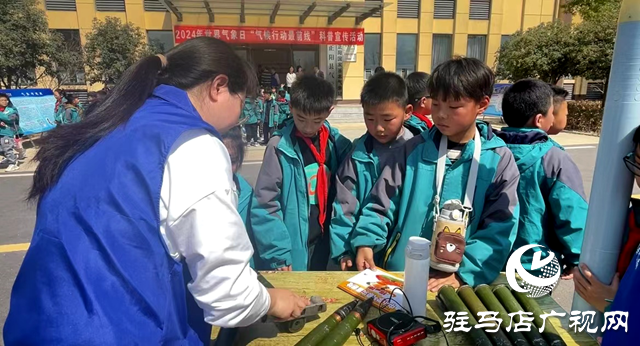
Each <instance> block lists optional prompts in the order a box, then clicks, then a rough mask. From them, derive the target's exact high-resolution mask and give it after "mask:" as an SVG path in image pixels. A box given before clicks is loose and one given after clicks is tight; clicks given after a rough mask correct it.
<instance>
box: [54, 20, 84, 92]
mask: <svg viewBox="0 0 640 346" xmlns="http://www.w3.org/2000/svg"><path fill="white" fill-rule="evenodd" d="M52 31H53V32H55V33H58V34H60V36H62V40H63V42H64V49H65V50H66V51H67V52H73V53H76V54H74V55H72V58H73V59H74V60H75V62H76V63H77V66H75V67H71V68H70V70H69V71H65V72H61V73H60V75H59V76H58V81H59V82H60V84H66V85H68V84H73V85H78V84H85V82H86V81H85V75H84V64H83V63H82V44H81V43H80V31H79V30H73V29H58V30H52Z"/></svg>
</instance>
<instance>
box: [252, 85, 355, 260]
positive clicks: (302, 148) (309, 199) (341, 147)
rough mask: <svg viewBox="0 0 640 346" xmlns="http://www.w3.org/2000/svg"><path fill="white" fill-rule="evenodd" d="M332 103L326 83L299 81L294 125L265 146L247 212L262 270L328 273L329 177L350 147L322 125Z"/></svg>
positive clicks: (293, 101)
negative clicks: (321, 271)
mask: <svg viewBox="0 0 640 346" xmlns="http://www.w3.org/2000/svg"><path fill="white" fill-rule="evenodd" d="M334 101H335V89H334V88H333V86H332V85H331V83H329V82H328V81H326V80H323V79H320V78H318V77H315V76H303V77H300V78H299V79H298V80H297V81H296V82H295V83H294V84H293V88H292V94H291V103H290V108H291V113H292V115H293V121H289V122H287V123H286V125H285V127H284V128H283V129H282V130H280V131H276V133H275V134H274V136H273V137H272V138H271V140H270V141H269V143H268V144H267V148H266V150H265V153H264V158H263V161H262V167H261V169H260V173H259V175H258V180H257V182H256V187H255V192H254V193H255V197H254V203H253V205H252V208H251V224H252V226H253V231H254V234H255V237H256V245H257V250H258V253H259V255H260V258H261V260H262V261H263V263H265V264H266V266H268V268H264V269H276V270H281V271H290V270H295V271H305V270H326V268H327V264H328V259H329V234H328V233H329V222H330V215H331V205H332V202H333V197H334V194H335V193H334V192H335V189H334V185H335V183H334V178H335V175H334V172H335V171H336V170H337V169H338V167H339V165H340V164H341V163H342V161H343V160H344V159H345V158H346V157H347V154H348V153H349V151H350V150H351V141H349V140H348V139H346V138H345V137H343V136H342V135H340V133H339V132H338V130H337V129H335V128H332V127H330V125H329V123H328V122H326V119H327V117H329V114H330V113H331V111H332V110H333V103H334ZM259 269H262V268H259Z"/></svg>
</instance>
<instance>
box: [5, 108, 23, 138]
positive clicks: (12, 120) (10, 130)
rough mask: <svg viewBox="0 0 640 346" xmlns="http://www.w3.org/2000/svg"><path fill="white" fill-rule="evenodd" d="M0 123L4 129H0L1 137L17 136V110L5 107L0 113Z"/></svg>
mask: <svg viewBox="0 0 640 346" xmlns="http://www.w3.org/2000/svg"><path fill="white" fill-rule="evenodd" d="M0 121H1V122H3V123H4V124H5V126H4V127H0V136H1V137H13V136H15V135H16V134H18V131H19V125H18V124H19V117H18V110H17V109H15V108H14V107H11V106H7V107H6V108H5V109H4V111H3V112H0Z"/></svg>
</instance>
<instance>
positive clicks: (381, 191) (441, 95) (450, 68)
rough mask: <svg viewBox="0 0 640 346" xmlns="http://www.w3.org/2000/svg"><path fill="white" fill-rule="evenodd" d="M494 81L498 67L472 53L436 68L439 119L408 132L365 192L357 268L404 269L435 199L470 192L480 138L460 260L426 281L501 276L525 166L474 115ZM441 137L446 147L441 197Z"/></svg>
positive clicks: (429, 224) (427, 231) (432, 285)
mask: <svg viewBox="0 0 640 346" xmlns="http://www.w3.org/2000/svg"><path fill="white" fill-rule="evenodd" d="M493 81H494V75H493V71H491V69H490V68H489V67H487V66H486V65H485V64H484V63H483V62H481V61H479V60H477V59H473V58H454V59H452V60H449V61H447V62H445V63H442V64H441V65H439V66H438V67H437V68H436V69H435V71H434V72H433V75H432V78H431V80H430V83H429V90H430V92H431V97H432V100H433V120H434V124H435V126H434V127H433V128H431V130H429V131H428V132H423V133H422V135H420V136H418V137H414V138H413V139H411V140H409V142H407V143H406V144H405V145H404V146H403V147H402V153H401V154H398V155H394V156H393V159H392V160H389V161H388V162H387V165H386V166H385V167H384V168H383V169H382V172H381V173H380V177H379V178H378V181H377V183H376V184H375V185H374V186H373V188H372V190H371V192H370V194H369V196H368V197H367V199H366V200H365V205H364V207H363V209H362V214H361V216H360V219H359V220H358V223H357V225H356V227H355V229H354V231H353V234H352V236H351V247H352V248H353V249H357V256H356V265H357V267H358V270H363V269H366V268H374V267H375V266H376V265H377V266H380V267H382V268H385V269H387V270H391V271H402V270H404V264H405V263H404V258H405V255H404V249H405V247H406V245H407V242H408V240H409V237H411V236H421V237H424V238H427V239H432V233H433V229H434V221H435V220H434V214H435V211H436V210H435V207H434V206H435V203H436V202H439V203H438V206H439V208H442V207H443V206H444V203H445V202H446V201H451V200H460V201H463V200H464V199H465V195H466V193H469V191H466V190H467V189H466V187H467V179H468V176H469V173H470V170H471V166H472V164H471V163H472V161H473V156H474V151H475V145H476V143H478V141H479V144H480V145H481V147H480V153H479V154H480V159H479V161H478V166H477V171H476V172H477V179H476V181H475V184H473V185H472V186H475V188H473V187H472V188H473V189H474V190H473V191H474V192H475V193H474V197H473V199H471V200H470V201H469V202H470V204H471V205H470V207H471V208H472V212H471V214H470V216H469V220H468V225H467V227H466V234H465V240H466V246H465V248H464V251H462V253H460V257H461V258H460V260H461V262H460V267H459V269H458V270H457V272H454V273H443V272H440V271H437V270H431V271H430V277H431V278H430V279H429V283H428V285H429V289H430V290H431V291H434V292H435V291H437V290H438V289H440V288H441V287H442V286H444V285H452V286H453V287H459V286H460V285H462V284H465V283H466V284H468V285H470V286H476V285H479V284H488V283H491V282H493V281H494V280H495V279H496V278H497V277H498V275H499V273H500V270H501V269H502V268H503V266H504V264H505V263H506V261H507V257H508V255H509V252H510V251H511V246H512V244H513V241H514V240H515V237H516V232H517V225H518V197H517V185H518V179H519V173H518V168H517V166H516V165H515V161H514V159H513V155H512V154H511V152H510V151H509V149H508V148H507V147H506V145H505V143H504V142H503V141H502V140H501V139H500V138H498V137H497V136H495V135H494V134H493V132H492V129H491V126H490V125H489V124H487V123H485V122H482V121H476V118H477V116H478V115H480V114H482V112H484V110H485V109H486V108H487V107H488V106H489V103H490V97H491V94H492V92H493ZM443 135H446V136H447V137H446V138H443ZM474 138H478V139H474ZM442 142H444V145H447V148H446V150H444V152H445V153H446V154H445V155H443V160H444V161H443V162H444V163H445V166H444V167H443V170H444V172H443V173H444V174H443V180H442V185H441V186H442V189H441V192H440V198H439V199H438V196H437V188H436V187H437V183H436V180H437V176H438V175H437V166H438V164H437V163H438V157H439V156H440V154H439V152H440V150H439V147H440V145H441V143H442ZM432 246H434V245H432Z"/></svg>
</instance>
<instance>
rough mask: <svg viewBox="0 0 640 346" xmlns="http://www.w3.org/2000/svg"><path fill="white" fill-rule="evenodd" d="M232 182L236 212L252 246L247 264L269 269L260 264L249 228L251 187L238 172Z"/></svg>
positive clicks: (251, 231)
mask: <svg viewBox="0 0 640 346" xmlns="http://www.w3.org/2000/svg"><path fill="white" fill-rule="evenodd" d="M234 182H235V183H236V188H237V190H238V213H239V214H240V217H241V218H242V222H244V227H245V228H246V230H247V235H249V240H250V241H251V245H252V246H253V257H251V260H250V262H249V264H250V265H251V268H253V269H255V270H266V269H269V268H267V267H265V266H261V265H260V263H261V262H260V256H258V252H257V251H256V239H255V236H254V235H253V229H252V228H251V217H250V216H251V215H250V212H251V202H252V201H253V188H252V187H251V185H249V183H248V182H247V181H246V180H245V179H244V178H243V177H242V176H241V175H240V174H238V173H236V174H234Z"/></svg>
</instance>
